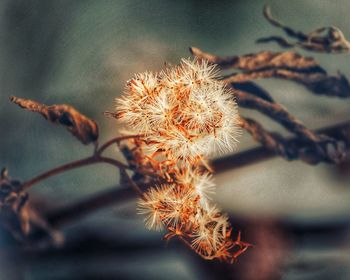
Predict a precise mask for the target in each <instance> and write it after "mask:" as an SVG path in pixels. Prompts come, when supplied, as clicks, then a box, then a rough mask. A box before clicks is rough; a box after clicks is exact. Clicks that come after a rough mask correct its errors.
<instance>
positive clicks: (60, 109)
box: [10, 96, 98, 145]
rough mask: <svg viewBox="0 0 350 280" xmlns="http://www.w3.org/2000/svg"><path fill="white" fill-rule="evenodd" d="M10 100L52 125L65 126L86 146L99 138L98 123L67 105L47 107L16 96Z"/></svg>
mask: <svg viewBox="0 0 350 280" xmlns="http://www.w3.org/2000/svg"><path fill="white" fill-rule="evenodd" d="M10 100H11V102H13V103H15V104H17V105H19V106H20V107H22V108H24V109H27V110H29V111H31V112H37V113H40V114H41V115H42V116H43V117H44V118H45V119H47V120H48V121H50V122H52V123H56V124H61V125H63V126H65V127H66V128H67V130H68V131H70V132H71V133H72V134H73V135H74V136H75V137H76V138H78V139H79V140H80V141H81V142H82V143H83V144H85V145H87V144H89V143H91V142H95V141H96V140H97V138H98V126H97V124H96V122H95V121H93V120H91V119H89V118H88V117H86V116H84V115H83V114H81V113H80V112H78V111H77V110H76V109H74V108H73V107H72V106H69V105H65V104H62V105H52V106H47V105H44V104H41V103H38V102H35V101H33V100H30V99H23V98H18V97H15V96H11V97H10Z"/></svg>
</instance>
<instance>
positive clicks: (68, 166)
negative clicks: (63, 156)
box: [22, 155, 129, 189]
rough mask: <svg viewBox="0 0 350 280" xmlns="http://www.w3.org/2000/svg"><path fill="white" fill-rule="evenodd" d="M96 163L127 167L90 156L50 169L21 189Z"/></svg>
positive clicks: (26, 183)
mask: <svg viewBox="0 0 350 280" xmlns="http://www.w3.org/2000/svg"><path fill="white" fill-rule="evenodd" d="M96 163H108V164H111V165H114V166H116V167H118V168H120V169H128V168H129V167H128V166H127V165H125V164H123V163H121V162H119V161H117V160H115V159H111V158H107V157H101V156H95V155H94V156H90V157H87V158H83V159H80V160H77V161H73V162H69V163H66V164H63V165H61V166H58V167H56V168H53V169H50V170H48V171H46V172H44V173H42V174H40V175H38V176H36V177H34V178H32V179H30V180H28V181H26V182H24V183H23V184H22V188H23V189H28V188H29V187H31V186H33V185H35V184H37V183H39V182H41V181H43V180H45V179H47V178H49V177H52V176H55V175H58V174H60V173H63V172H66V171H68V170H72V169H75V168H79V167H83V166H87V165H92V164H96Z"/></svg>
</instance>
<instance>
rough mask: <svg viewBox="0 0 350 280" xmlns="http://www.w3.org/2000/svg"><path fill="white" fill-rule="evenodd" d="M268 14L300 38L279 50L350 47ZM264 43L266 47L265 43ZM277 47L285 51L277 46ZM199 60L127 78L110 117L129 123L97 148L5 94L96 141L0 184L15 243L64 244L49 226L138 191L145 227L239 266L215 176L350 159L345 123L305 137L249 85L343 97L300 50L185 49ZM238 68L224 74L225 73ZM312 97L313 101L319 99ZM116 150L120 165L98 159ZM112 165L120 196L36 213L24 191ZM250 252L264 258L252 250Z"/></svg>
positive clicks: (65, 117) (75, 121)
mask: <svg viewBox="0 0 350 280" xmlns="http://www.w3.org/2000/svg"><path fill="white" fill-rule="evenodd" d="M265 16H266V18H267V19H268V20H269V21H270V22H271V23H272V24H274V25H275V26H278V27H280V28H283V29H284V30H285V31H286V33H287V35H289V36H292V37H294V38H297V39H298V42H297V43H295V44H294V43H289V42H287V41H286V40H284V39H281V38H279V37H278V39H276V37H273V38H274V39H271V38H269V39H264V40H263V41H270V40H275V41H277V42H279V43H280V44H282V46H284V47H285V46H294V45H296V46H299V47H302V48H304V49H307V50H312V51H323V52H328V53H330V52H341V51H348V43H347V41H346V40H345V39H344V37H343V36H342V35H341V34H342V33H341V32H340V31H339V30H337V29H333V28H331V29H329V30H330V31H331V32H330V33H329V34H328V35H327V36H321V34H320V32H321V31H324V30H325V29H318V30H317V32H314V33H311V34H309V35H307V34H304V33H302V32H297V31H294V30H293V29H291V28H289V27H287V26H285V25H283V24H282V23H280V22H278V21H276V20H274V19H273V18H272V17H271V15H270V12H269V10H268V8H265ZM260 41H261V40H260ZM281 42H282V43H281ZM190 50H191V52H192V54H194V56H195V57H196V58H195V59H194V60H186V59H185V60H182V62H181V63H180V64H179V65H175V66H167V67H166V69H164V70H163V71H161V72H159V73H150V72H146V73H142V74H138V75H135V77H134V78H132V79H131V80H130V81H128V82H127V85H126V90H125V93H124V95H123V96H122V97H121V98H118V99H117V101H116V112H106V115H108V116H111V117H113V118H116V119H118V121H119V122H122V123H123V124H125V128H124V130H123V131H121V134H122V136H119V137H116V138H112V139H110V140H109V141H107V142H105V143H104V144H98V137H99V135H98V126H97V124H96V122H94V121H93V120H91V119H89V118H88V117H86V116H84V115H83V114H81V113H80V112H78V111H77V110H76V109H74V108H73V107H71V106H69V105H64V104H63V105H53V106H46V105H44V104H40V103H38V102H35V101H33V100H29V99H21V98H17V97H11V98H10V100H11V101H12V102H14V103H15V104H18V105H19V106H20V107H22V108H25V109H28V110H29V111H32V112H37V113H40V114H41V115H43V116H44V117H45V118H46V119H47V120H48V121H50V122H52V123H58V124H62V125H63V126H65V127H66V128H67V129H68V130H69V131H70V132H71V133H72V134H73V135H74V136H75V137H76V138H77V139H78V140H79V141H81V142H82V143H83V144H93V145H94V152H93V154H92V155H90V156H88V157H86V158H83V159H79V160H77V161H74V162H70V163H66V164H64V165H62V166H58V167H55V168H53V169H50V170H48V171H46V172H44V173H43V174H39V175H38V176H35V177H34V178H31V179H29V180H27V181H24V182H20V181H18V180H13V179H10V178H9V176H8V175H7V171H5V170H4V171H3V172H2V174H1V179H0V220H1V225H2V227H4V228H6V229H7V230H8V231H9V232H10V233H11V234H12V235H13V236H14V237H15V239H16V240H17V241H19V242H22V243H24V244H30V245H33V244H35V243H34V241H36V240H38V238H39V237H40V238H41V239H42V238H43V237H46V238H48V239H49V240H51V241H54V243H55V244H59V243H61V242H62V238H61V236H60V235H59V234H58V233H57V231H56V229H55V228H56V227H58V226H63V225H64V223H67V222H72V221H74V220H76V219H77V218H78V217H80V216H81V215H87V214H89V213H91V212H93V211H94V210H96V209H98V208H101V207H106V206H108V205H110V204H112V203H118V202H121V201H124V200H126V199H130V198H132V197H134V196H135V195H137V196H138V197H139V202H138V212H139V213H141V214H143V215H145V223H146V226H147V227H148V228H150V229H156V230H160V229H162V228H165V229H166V230H167V231H168V232H167V234H166V235H165V239H167V240H169V239H170V238H172V237H175V236H176V237H178V238H179V239H180V240H181V241H182V242H183V243H184V244H186V245H187V246H188V247H189V248H191V250H193V251H195V252H197V253H198V254H199V255H200V256H202V257H203V258H205V259H210V260H211V259H216V258H217V259H220V260H224V261H227V262H232V261H234V260H235V259H236V258H237V257H238V256H239V255H240V254H242V253H243V252H245V251H246V250H247V249H248V248H249V247H250V244H248V243H245V242H243V241H242V240H241V235H240V232H239V231H237V238H236V239H234V238H233V235H234V234H233V230H232V227H231V225H230V223H229V222H228V217H227V215H225V214H222V213H221V212H220V211H219V210H218V208H217V207H216V206H215V204H214V202H213V201H212V197H211V196H212V194H213V192H214V191H215V184H214V182H213V180H212V174H211V173H212V172H213V171H214V172H222V171H224V170H228V169H232V168H237V167H240V166H243V165H247V164H250V163H252V162H255V161H258V160H264V159H266V158H269V157H272V156H281V157H283V158H284V159H286V160H297V159H300V160H302V161H304V162H306V163H308V164H317V163H319V162H326V163H330V164H340V163H343V162H346V161H350V122H349V121H348V122H345V123H340V124H334V125H332V126H331V127H325V128H321V129H319V130H317V131H313V130H310V129H309V128H308V127H307V126H306V125H304V124H303V123H302V122H301V121H300V120H299V119H298V118H297V117H295V116H294V115H292V114H291V113H290V112H288V110H287V109H286V108H285V107H283V106H282V105H281V104H279V103H277V102H276V101H275V100H274V99H273V97H272V96H271V95H270V94H269V93H268V92H267V91H266V90H265V89H263V88H261V87H260V86H258V85H257V84H256V83H255V82H254V80H256V79H264V78H279V79H284V80H291V81H294V82H297V83H300V84H302V85H304V86H305V87H306V88H307V89H308V90H310V91H312V92H313V93H315V94H324V95H327V96H330V97H343V98H346V97H349V96H350V85H349V81H348V80H347V78H346V77H345V76H343V75H341V74H338V75H329V74H328V73H327V72H326V71H325V70H324V69H323V68H322V67H321V66H320V65H319V64H318V63H317V62H316V61H315V60H314V59H313V58H312V57H305V56H302V55H300V54H298V53H295V52H270V51H264V52H260V53H256V54H248V55H244V56H230V57H220V56H216V55H213V54H209V53H205V52H203V51H201V50H200V49H198V48H194V47H192V48H191V49H190ZM223 69H235V72H234V73H232V74H230V75H226V76H223V75H222V74H221V73H222V72H221V70H223ZM314 98H317V96H315V97H314ZM239 108H248V109H251V110H256V111H259V112H260V113H262V114H264V115H266V116H267V117H269V118H271V119H272V120H273V121H275V122H276V123H278V124H280V125H281V126H283V127H284V128H285V129H286V130H288V131H289V132H290V133H292V135H293V136H292V137H290V138H287V137H284V136H282V135H281V134H279V133H275V132H271V131H269V130H267V129H266V128H265V127H264V126H263V125H262V124H260V123H259V122H258V121H257V120H254V119H252V118H250V117H249V116H247V117H246V116H239V114H238V109H239ZM241 130H243V131H247V132H248V133H250V134H251V135H252V137H253V138H254V139H255V140H256V141H257V142H259V143H260V144H261V147H258V148H254V149H251V150H248V151H244V152H241V153H236V154H233V155H230V156H226V157H222V158H218V159H216V160H213V161H210V158H209V157H210V156H212V155H214V154H223V153H225V152H228V151H232V150H233V148H234V147H235V145H236V144H237V138H238V137H239V135H240V131H241ZM114 145H116V146H117V147H118V148H119V150H120V152H121V153H122V154H123V155H124V159H125V160H124V161H118V160H116V159H115V158H112V157H108V156H105V155H104V153H105V151H106V150H107V149H108V148H110V147H111V146H114ZM101 163H105V164H109V165H112V166H114V167H116V168H117V169H118V170H119V171H120V182H119V184H120V188H115V187H114V188H111V190H109V191H107V192H103V193H99V194H96V195H94V196H92V197H89V198H87V199H83V200H80V201H77V202H76V203H72V204H70V205H67V206H65V207H63V208H59V209H49V210H47V211H41V212H40V211H39V212H38V211H36V210H34V209H33V208H32V207H31V205H30V203H29V201H30V199H28V194H27V193H26V190H27V189H28V188H30V187H32V186H33V185H35V184H37V183H38V182H41V181H42V180H44V179H46V178H49V177H51V176H54V175H58V174H61V173H63V172H66V171H68V170H71V169H74V168H80V167H83V166H87V165H92V164H101ZM257 250H259V249H258V248H257Z"/></svg>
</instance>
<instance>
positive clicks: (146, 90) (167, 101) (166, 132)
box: [116, 60, 249, 261]
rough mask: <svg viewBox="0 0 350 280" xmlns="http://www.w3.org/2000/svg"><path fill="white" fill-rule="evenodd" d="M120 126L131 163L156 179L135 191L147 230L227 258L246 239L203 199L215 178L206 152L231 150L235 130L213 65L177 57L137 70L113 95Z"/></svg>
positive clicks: (231, 107)
mask: <svg viewBox="0 0 350 280" xmlns="http://www.w3.org/2000/svg"><path fill="white" fill-rule="evenodd" d="M116 109H117V117H118V118H119V119H120V120H121V121H122V122H124V123H126V124H127V126H128V131H127V132H128V133H131V134H139V135H141V137H138V138H137V139H136V138H135V139H132V140H130V142H132V143H133V144H134V146H133V147H132V148H130V150H132V151H133V157H134V161H135V162H134V163H135V164H136V165H137V166H139V168H140V169H143V171H144V170H145V169H149V170H147V171H149V172H153V173H154V174H157V175H159V177H161V178H163V182H161V183H158V184H156V187H154V188H150V189H149V190H148V191H146V192H145V193H144V194H143V197H142V198H141V199H140V201H139V203H138V210H139V213H141V214H144V215H146V218H145V222H146V226H147V227H148V228H149V229H155V230H161V229H163V228H166V229H167V230H168V231H169V233H168V234H167V235H166V238H167V239H168V238H171V237H173V236H179V237H180V239H181V240H182V241H184V242H186V244H188V245H189V246H191V248H192V249H193V250H195V251H196V252H197V253H198V254H199V255H201V256H202V257H203V258H205V259H215V258H218V259H221V260H225V261H234V260H235V258H236V257H237V256H238V255H240V254H241V253H243V252H244V251H245V250H246V249H247V248H248V247H249V244H247V243H244V242H242V241H241V240H240V236H239V237H238V238H237V240H232V238H231V231H232V228H231V226H230V223H229V222H228V217H227V216H226V215H223V214H221V213H220V211H219V210H218V208H217V207H216V206H215V205H213V204H212V203H211V201H210V200H211V195H212V194H213V193H214V191H215V184H214V182H213V181H212V176H211V174H210V173H209V172H208V171H206V170H205V169H204V168H203V166H201V164H204V165H205V166H206V163H205V161H206V158H207V156H208V155H212V154H214V153H217V152H225V151H230V150H232V149H233V148H234V146H235V143H236V141H237V140H236V137H237V136H238V135H239V130H238V122H239V115H238V113H237V107H236V103H235V101H234V99H233V93H232V92H231V91H230V90H228V89H227V88H226V87H225V85H224V84H223V83H222V82H220V81H218V80H217V69H216V67H215V65H211V64H208V62H206V61H205V60H194V61H190V60H182V63H181V64H180V65H178V66H174V67H169V68H167V69H165V70H164V71H162V72H160V73H157V74H154V73H150V72H146V73H143V74H138V75H136V76H135V78H133V79H132V80H130V81H129V82H128V83H127V87H126V92H125V94H124V96H122V97H121V98H120V99H117V106H116Z"/></svg>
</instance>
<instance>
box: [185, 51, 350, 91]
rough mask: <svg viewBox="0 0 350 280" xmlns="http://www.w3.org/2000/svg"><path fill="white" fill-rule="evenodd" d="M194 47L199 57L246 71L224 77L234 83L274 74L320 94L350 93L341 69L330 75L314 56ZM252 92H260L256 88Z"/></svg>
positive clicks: (224, 79) (226, 80)
mask: <svg viewBox="0 0 350 280" xmlns="http://www.w3.org/2000/svg"><path fill="white" fill-rule="evenodd" d="M191 51H192V53H193V54H194V55H195V56H197V57H198V58H203V59H207V60H209V62H211V63H216V64H219V65H220V66H221V67H222V68H223V69H224V68H231V67H232V68H236V69H239V70H241V71H242V73H239V72H237V73H233V74H231V75H228V76H226V77H224V78H223V81H225V82H226V83H232V84H233V86H236V84H237V83H238V84H240V83H247V82H251V81H252V80H255V79H263V78H272V77H273V78H280V79H287V80H292V81H295V82H298V83H301V84H303V85H304V86H306V87H307V88H308V89H309V90H311V91H312V92H314V93H317V94H324V95H328V96H338V97H350V84H349V81H348V79H347V78H346V77H345V76H344V75H342V74H341V73H338V74H337V75H334V76H330V75H328V74H327V72H326V70H324V69H323V68H322V67H321V66H320V65H319V64H318V63H317V62H316V60H315V59H314V58H312V57H305V56H302V55H300V54H298V53H295V52H282V53H281V52H269V51H263V52H259V53H256V54H248V55H243V56H231V57H220V56H215V55H212V54H208V53H205V52H203V51H201V50H200V49H198V48H192V49H191ZM238 87H239V85H238ZM248 92H251V93H253V94H256V93H257V92H256V90H254V89H252V91H249V90H248ZM257 94H261V92H259V93H257Z"/></svg>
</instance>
